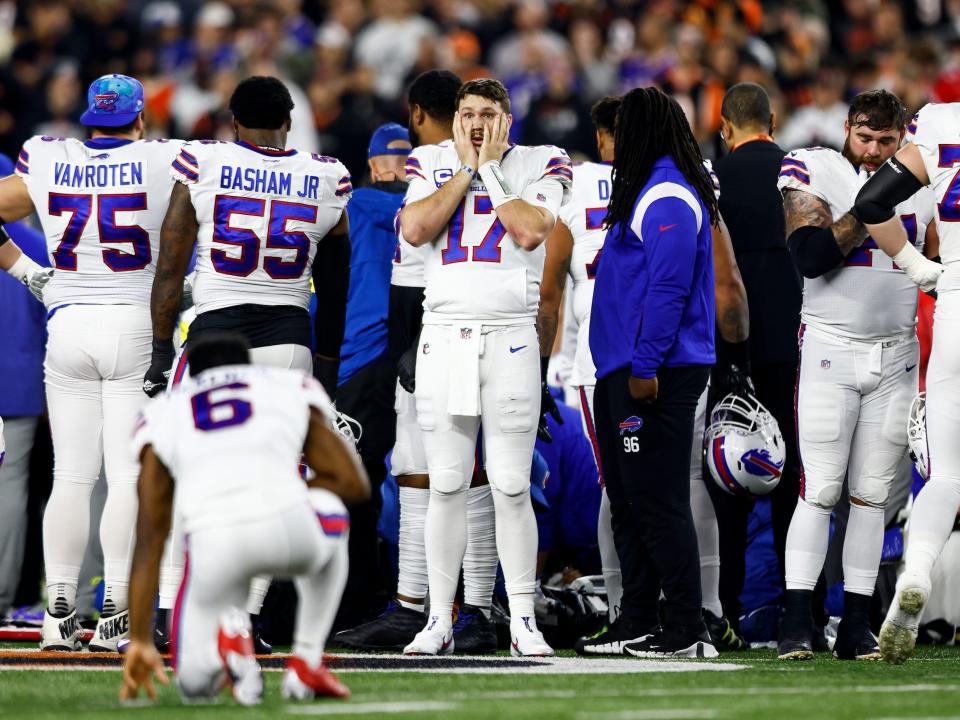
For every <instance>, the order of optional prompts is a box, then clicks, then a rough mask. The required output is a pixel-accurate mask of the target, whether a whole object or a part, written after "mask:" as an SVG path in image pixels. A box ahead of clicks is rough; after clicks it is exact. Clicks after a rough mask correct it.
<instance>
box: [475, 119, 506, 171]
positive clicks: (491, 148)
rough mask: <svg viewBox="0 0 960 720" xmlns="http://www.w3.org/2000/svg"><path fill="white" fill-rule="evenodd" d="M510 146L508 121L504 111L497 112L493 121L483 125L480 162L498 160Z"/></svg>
mask: <svg viewBox="0 0 960 720" xmlns="http://www.w3.org/2000/svg"><path fill="white" fill-rule="evenodd" d="M509 148H510V121H509V119H508V118H507V114H506V113H498V114H497V117H496V118H494V121H493V123H491V124H490V125H484V126H483V143H482V144H481V145H480V164H481V165H483V164H485V163H488V162H490V161H491V160H496V161H497V162H500V161H501V160H502V159H503V156H504V154H505V153H506V152H507V150H508V149H509Z"/></svg>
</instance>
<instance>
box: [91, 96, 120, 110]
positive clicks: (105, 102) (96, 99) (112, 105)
mask: <svg viewBox="0 0 960 720" xmlns="http://www.w3.org/2000/svg"><path fill="white" fill-rule="evenodd" d="M119 99H120V93H115V92H105V93H97V94H96V95H94V96H93V103H94V106H95V107H96V109H97V110H108V111H112V110H115V109H116V104H117V100H119Z"/></svg>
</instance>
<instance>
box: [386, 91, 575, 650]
mask: <svg viewBox="0 0 960 720" xmlns="http://www.w3.org/2000/svg"><path fill="white" fill-rule="evenodd" d="M509 112H510V101H509V98H508V96H507V92H506V90H505V89H504V87H503V85H501V84H500V83H499V82H497V81H495V80H490V79H481V80H472V81H470V82H467V83H465V84H464V85H463V86H462V87H461V88H460V92H459V93H458V103H457V115H456V117H455V118H454V123H453V135H454V139H453V141H446V142H443V143H440V144H439V145H431V146H422V147H419V148H417V149H415V150H414V151H413V153H411V155H410V161H412V162H408V170H407V179H408V182H409V190H408V193H407V200H406V203H407V204H406V206H405V207H404V208H403V210H402V211H401V212H400V225H401V230H402V233H403V237H404V239H405V241H406V242H409V243H410V244H411V245H414V246H429V247H430V254H429V256H428V259H427V266H426V282H427V284H426V296H425V300H424V310H425V312H424V328H423V332H422V334H421V338H420V343H419V346H420V350H419V352H418V354H417V372H416V375H417V387H416V402H417V415H418V418H419V422H420V427H421V429H422V430H423V440H424V447H425V449H426V455H427V465H428V470H429V473H430V504H429V507H428V509H427V518H426V529H425V544H426V553H427V570H428V578H429V586H430V603H431V611H430V615H429V618H428V622H427V626H426V627H425V628H424V629H423V630H422V631H421V632H420V633H419V634H418V635H417V637H416V638H415V639H414V641H413V642H412V643H410V645H408V646H407V648H406V650H405V652H407V653H411V654H430V655H434V654H438V653H446V652H450V651H452V649H453V647H452V644H453V641H452V635H451V625H452V622H451V608H452V603H453V597H454V594H455V592H456V586H457V578H458V576H459V572H460V565H461V561H462V559H463V553H464V546H465V544H466V532H465V527H464V518H465V515H466V499H467V488H468V487H469V485H470V479H471V476H472V473H473V467H474V452H475V449H476V444H477V431H478V429H479V427H480V423H481V419H482V421H483V447H484V451H485V456H486V470H487V474H488V476H489V478H490V485H491V487H492V488H493V499H494V506H495V508H496V537H497V549H498V553H499V556H500V563H501V565H502V567H503V572H504V577H505V579H506V589H507V594H508V595H509V598H510V614H511V624H510V626H511V635H512V641H513V642H512V652H513V653H514V654H518V655H546V654H552V652H553V650H552V649H551V648H550V646H549V645H548V644H547V643H546V642H545V641H544V639H543V635H542V634H541V633H540V631H539V630H538V629H537V626H536V620H535V618H534V608H533V600H534V589H535V581H536V553H537V529H536V520H535V518H534V514H533V507H532V505H531V502H530V497H529V489H530V465H531V462H532V458H533V445H534V440H535V438H536V433H537V426H538V424H539V416H540V409H541V408H540V403H541V400H540V392H541V384H540V381H539V377H538V366H539V352H538V347H539V345H538V342H537V335H536V327H535V319H536V314H537V306H538V304H539V295H540V293H539V285H540V278H541V276H542V273H543V258H544V249H543V242H544V240H545V239H546V237H547V235H548V234H549V233H550V231H551V230H552V229H553V226H554V223H555V222H556V217H557V215H558V213H559V209H560V206H561V205H562V203H563V201H564V199H565V196H566V194H567V193H568V191H569V187H570V182H571V170H570V160H569V158H568V157H567V155H566V153H565V152H564V151H563V150H560V149H559V148H555V147H546V146H544V147H524V146H520V145H513V146H511V145H509V143H508V139H507V138H508V133H509V127H510V123H511V122H512V118H511V116H510V114H509ZM411 165H412V166H413V168H414V170H415V172H413V173H411V172H410V167H409V166H411Z"/></svg>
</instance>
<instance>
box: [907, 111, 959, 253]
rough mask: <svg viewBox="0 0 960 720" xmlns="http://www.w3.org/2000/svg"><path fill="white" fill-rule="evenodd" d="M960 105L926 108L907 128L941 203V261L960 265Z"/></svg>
mask: <svg viewBox="0 0 960 720" xmlns="http://www.w3.org/2000/svg"><path fill="white" fill-rule="evenodd" d="M958 138H960V103H942V104H937V103H930V104H928V105H924V106H923V107H922V108H921V109H920V112H918V113H917V114H916V116H915V117H914V118H913V120H912V121H911V122H910V125H909V126H908V127H907V140H908V141H909V142H912V143H913V144H914V145H916V146H917V148H918V149H919V150H920V156H921V157H922V158H923V165H924V167H926V169H927V176H928V177H929V178H930V186H929V187H930V190H931V191H932V192H933V197H934V201H935V202H936V203H937V214H936V218H937V232H938V233H939V235H940V261H941V262H942V263H943V264H944V265H951V264H953V263H955V262H957V261H960V226H958V224H957V221H958V220H960V144H958V141H957V139H958Z"/></svg>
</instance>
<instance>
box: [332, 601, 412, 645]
mask: <svg viewBox="0 0 960 720" xmlns="http://www.w3.org/2000/svg"><path fill="white" fill-rule="evenodd" d="M426 624H427V616H426V614H425V613H422V612H417V611H416V610H410V609H409V608H405V607H403V606H402V605H400V603H398V602H396V601H395V600H391V601H390V603H389V604H388V605H387V608H386V610H384V611H383V612H382V613H380V616H379V617H377V618H376V619H374V620H371V621H370V622H366V623H364V624H363V625H358V626H357V627H355V628H350V629H349V630H341V631H340V632H338V633H337V634H336V635H334V636H333V638H332V639H331V640H330V644H331V645H334V646H336V647H342V648H347V649H348V650H403V649H404V648H405V647H406V646H407V645H409V644H410V643H411V642H412V641H413V638H414V637H416V635H417V633H418V632H420V631H421V630H422V629H423V627H424V626H425V625H426Z"/></svg>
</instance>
